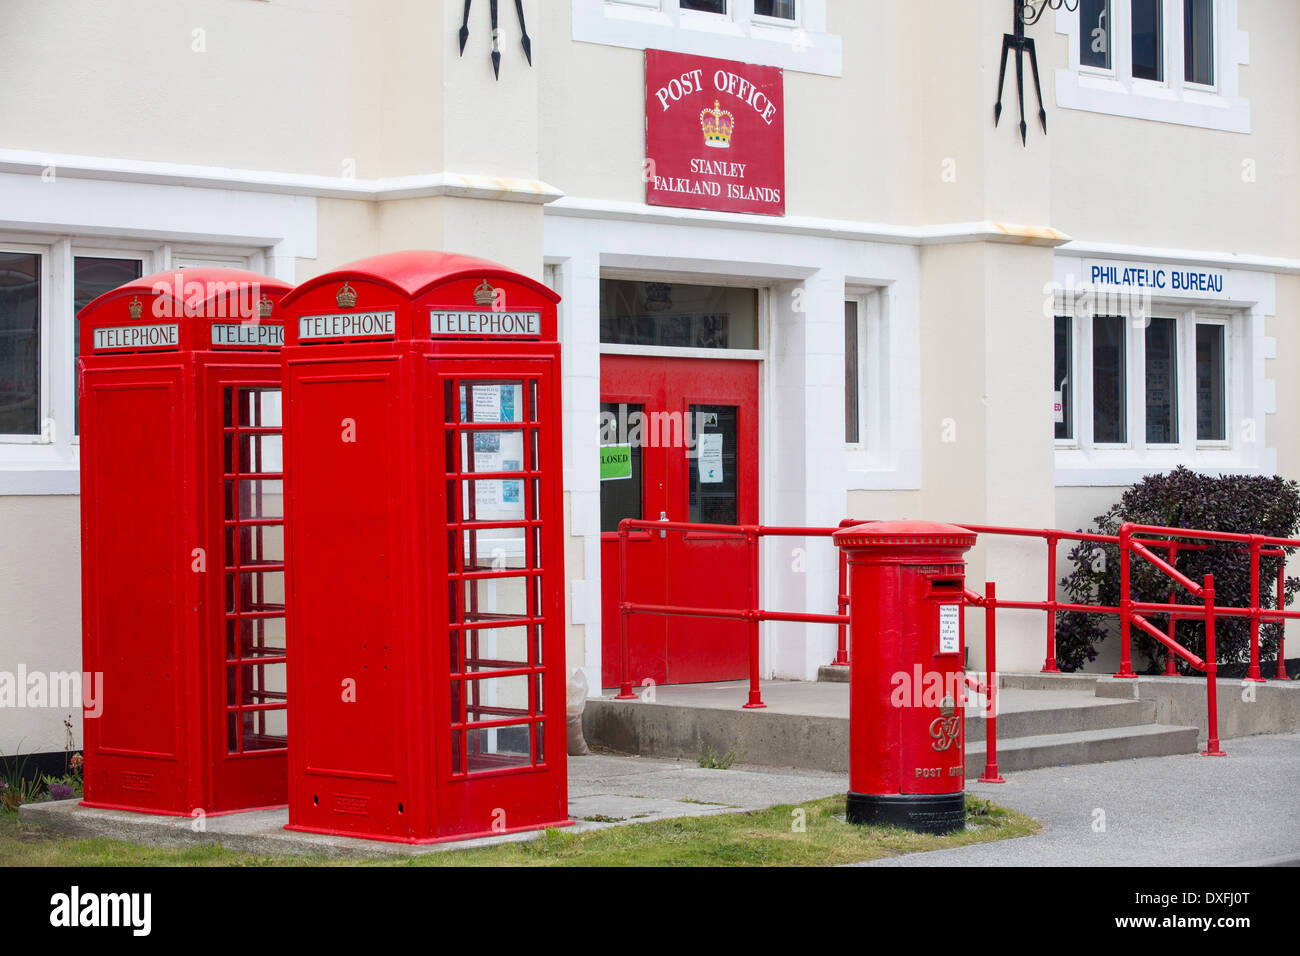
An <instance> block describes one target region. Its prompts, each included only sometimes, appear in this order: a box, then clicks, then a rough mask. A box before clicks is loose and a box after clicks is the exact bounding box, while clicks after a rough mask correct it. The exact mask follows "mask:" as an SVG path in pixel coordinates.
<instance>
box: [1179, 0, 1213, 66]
mask: <svg viewBox="0 0 1300 956" xmlns="http://www.w3.org/2000/svg"><path fill="white" fill-rule="evenodd" d="M1183 79H1184V80H1185V81H1186V82H1188V83H1199V84H1201V85H1202V86H1213V85H1214V0H1183Z"/></svg>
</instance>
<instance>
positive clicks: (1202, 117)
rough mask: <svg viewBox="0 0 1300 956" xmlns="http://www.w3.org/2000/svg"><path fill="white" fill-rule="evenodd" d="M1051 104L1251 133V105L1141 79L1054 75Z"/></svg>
mask: <svg viewBox="0 0 1300 956" xmlns="http://www.w3.org/2000/svg"><path fill="white" fill-rule="evenodd" d="M1056 105H1057V106H1058V107H1060V108H1062V109H1068V110H1084V111H1087V112H1090V113H1105V114H1108V115H1110V116H1123V117H1128V118H1130V119H1142V120H1151V121H1153V122H1158V123H1173V124H1175V125H1178V126H1196V127H1199V128H1201V129H1214V130H1223V131H1226V132H1230V133H1249V132H1250V101H1249V100H1244V99H1241V98H1238V97H1229V96H1223V95H1221V94H1219V93H1212V92H1208V91H1206V90H1199V89H1186V88H1184V89H1182V90H1175V89H1173V88H1171V87H1168V86H1164V85H1162V84H1159V83H1150V82H1147V81H1145V80H1133V81H1130V82H1125V81H1123V80H1120V79H1116V78H1113V77H1109V76H1098V75H1095V74H1090V73H1084V72H1078V73H1076V72H1074V71H1073V70H1057V71H1056Z"/></svg>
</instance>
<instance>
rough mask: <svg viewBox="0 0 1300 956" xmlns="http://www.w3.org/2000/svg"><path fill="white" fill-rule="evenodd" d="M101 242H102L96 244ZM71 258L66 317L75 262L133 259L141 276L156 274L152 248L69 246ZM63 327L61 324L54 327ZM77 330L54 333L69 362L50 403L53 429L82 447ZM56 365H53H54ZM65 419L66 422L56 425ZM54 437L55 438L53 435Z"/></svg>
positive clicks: (72, 326)
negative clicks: (64, 378) (61, 339)
mask: <svg viewBox="0 0 1300 956" xmlns="http://www.w3.org/2000/svg"><path fill="white" fill-rule="evenodd" d="M96 241H97V242H102V241H103V240H96ZM69 245H70V246H71V249H70V255H69V256H68V261H67V270H68V282H67V286H66V288H65V289H64V290H63V292H64V294H65V295H66V296H67V297H68V299H67V301H68V302H69V306H68V314H69V315H71V314H72V304H73V303H75V302H76V279H77V268H76V267H77V260H78V259H135V260H136V261H137V262H139V263H140V275H141V276H147V275H150V274H152V273H154V272H157V271H159V270H158V269H156V268H154V265H155V263H156V262H157V261H158V260H159V258H160V257H159V255H158V250H156V249H151V248H146V247H142V248H135V247H131V248H116V249H115V248H113V247H112V246H111V245H96V246H90V245H86V246H82V245H79V244H76V243H72V242H71V241H70V240H69ZM56 324H58V325H62V323H56ZM75 328H76V322H75V321H73V322H69V323H68V324H67V328H66V329H64V328H60V329H58V330H57V332H58V334H59V335H61V336H65V337H66V338H67V341H66V342H60V343H58V347H59V349H60V354H62V355H66V356H67V358H68V361H67V363H66V366H65V367H64V368H63V370H62V371H63V374H64V375H66V376H67V381H66V382H65V383H60V385H59V388H58V391H57V399H56V401H55V402H54V403H53V410H54V412H55V416H54V418H55V426H56V429H62V428H65V427H66V428H67V429H68V438H69V440H70V441H71V442H72V444H74V445H80V444H81V436H80V435H79V434H77V419H76V414H75V410H76V408H77V402H76V391H77V370H76V365H75V360H74V359H73V356H74V355H75V354H76V350H77V343H76V341H75V340H74V338H73V330H74V329H75ZM57 364H58V363H56V365H57ZM60 409H67V411H66V413H63V414H62V415H61V414H59V410H60ZM64 416H66V424H65V422H62V421H59V419H60V418H63V417H64ZM56 437H57V435H56Z"/></svg>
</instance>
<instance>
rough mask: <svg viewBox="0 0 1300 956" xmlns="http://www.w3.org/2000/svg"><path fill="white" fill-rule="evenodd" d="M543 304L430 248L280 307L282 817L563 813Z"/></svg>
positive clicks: (357, 269)
mask: <svg viewBox="0 0 1300 956" xmlns="http://www.w3.org/2000/svg"><path fill="white" fill-rule="evenodd" d="M557 301H558V297H557V296H556V295H555V294H554V293H553V292H551V291H550V290H549V289H547V288H546V287H545V286H543V285H541V284H540V283H538V282H535V281H533V280H532V279H529V278H527V277H526V276H522V275H519V274H517V273H514V272H511V271H509V270H507V269H505V268H504V267H502V266H500V265H496V264H494V263H491V262H484V261H482V260H479V259H471V258H467V257H464V256H458V255H449V254H445V253H440V252H402V253H393V254H389V255H382V256H376V257H374V258H371V259H366V260H363V261H361V262H356V263H353V264H351V265H349V266H345V267H343V268H341V269H338V270H336V271H334V272H331V273H328V274H326V275H323V276H320V277H318V278H316V279H312V280H311V281H309V282H306V283H303V284H302V285H300V286H299V287H298V288H297V289H295V290H294V292H293V293H292V294H291V295H290V296H289V297H288V298H287V299H286V300H285V301H284V303H283V307H284V314H285V323H286V344H285V350H284V353H283V356H282V357H283V359H284V363H285V383H286V388H287V396H286V402H287V404H288V407H290V408H292V403H294V402H300V403H301V407H299V408H297V409H296V410H295V411H293V412H292V414H291V418H290V423H289V429H288V431H289V456H288V458H289V461H288V469H289V470H288V487H289V502H290V507H289V524H290V528H289V536H290V541H291V546H290V554H291V556H290V569H291V572H292V577H291V581H290V593H291V594H292V602H293V607H294V613H293V615H292V619H291V621H290V632H291V633H290V643H291V646H292V647H293V660H292V664H293V669H292V674H291V677H290V695H291V699H292V700H293V705H292V707H291V708H290V724H291V733H290V737H291V740H292V743H291V745H290V784H289V829H291V830H308V831H312V832H318V833H335V834H350V835H353V836H361V837H367V838H371V839H378V840H395V841H401V842H406V843H427V842H434V841H439V840H452V839H461V838H466V837H471V836H482V835H488V834H492V833H507V832H512V831H516V830H527V829H535V828H539V827H548V826H562V825H565V824H567V823H568V822H569V820H568V801H567V785H566V779H565V733H564V697H565V686H564V685H565V670H564V604H563V592H562V588H563V585H564V567H563V563H562V536H563V533H564V531H563V510H562V505H561V497H560V496H561V482H560V478H561V475H560V468H561V455H560V448H561V446H560V367H559V358H560V349H559V345H558V344H557V343H556V309H555V307H556V302H557Z"/></svg>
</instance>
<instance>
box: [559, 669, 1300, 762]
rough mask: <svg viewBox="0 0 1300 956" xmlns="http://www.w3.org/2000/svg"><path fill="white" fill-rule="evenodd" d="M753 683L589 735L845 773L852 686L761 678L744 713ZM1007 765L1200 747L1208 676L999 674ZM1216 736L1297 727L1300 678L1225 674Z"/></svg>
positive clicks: (724, 686) (598, 722)
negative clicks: (758, 699)
mask: <svg viewBox="0 0 1300 956" xmlns="http://www.w3.org/2000/svg"><path fill="white" fill-rule="evenodd" d="M748 687H749V685H748V682H746V681H728V682H725V683H712V684H679V685H669V686H659V687H655V688H653V698H652V699H651V698H650V697H649V695H647V697H646V699H640V698H639V699H637V700H633V701H620V700H614V699H613V695H612V693H611V692H607V694H606V696H605V697H603V698H601V699H593V700H589V701H588V702H587V707H586V711H585V713H584V714H583V731H584V733H585V734H586V736H587V740H588V741H590V742H592V743H594V744H596V745H598V746H600V747H603V748H605V749H608V750H611V751H615V752H618V753H631V754H640V755H642V756H647V757H673V758H678V759H696V758H698V757H699V755H700V754H701V753H702V752H703V750H704V749H705V748H712V749H713V750H714V751H715V752H717V753H718V754H725V753H728V752H734V753H735V755H736V759H737V760H739V761H743V762H745V763H749V764H757V765H762V766H773V767H798V768H802V769H810V770H821V771H830V772H834V773H847V772H848V753H849V720H848V709H849V705H848V701H849V685H848V684H847V683H844V682H842V681H839V680H824V681H818V682H805V681H764V682H762V684H761V685H760V690H761V694H762V698H763V701H764V702H765V703H766V704H767V707H766V708H764V709H752V710H744V709H742V707H741V705H742V704H743V703H744V702H745V701H746V700H747V699H748ZM999 688H1000V690H999V713H998V720H997V724H998V767H999V769H1000V770H1002V771H1007V770H1012V771H1020V770H1032V769H1035V768H1039V767H1054V766H1068V765H1074V764H1085V763H1099V762H1104V761H1108V760H1130V759H1133V758H1136V757H1158V756H1171V755H1174V754H1190V753H1195V752H1197V751H1198V750H1200V749H1201V748H1203V747H1204V745H1205V741H1206V739H1207V721H1206V696H1205V694H1206V691H1205V680H1204V679H1197V678H1182V677H1174V678H1165V677H1140V678H1137V679H1132V680H1118V679H1115V678H1111V677H1103V676H1100V675H1073V674H1002V675H1000V679H999ZM1217 688H1218V699H1219V737H1220V739H1221V740H1232V739H1237V738H1241V737H1247V736H1251V735H1254V734H1276V733H1288V732H1294V731H1296V730H1300V683H1298V682H1294V681H1286V682H1284V681H1272V682H1269V683H1266V684H1254V683H1247V682H1243V681H1240V680H1230V679H1220V680H1219V681H1218V682H1217ZM987 728H988V722H987V721H986V720H985V719H984V715H983V713H982V712H981V711H980V710H979V708H976V707H971V708H970V709H969V710H968V711H967V718H966V739H967V753H966V772H967V774H968V775H969V776H971V777H975V776H977V775H978V774H979V773H980V772H981V771H982V770H983V769H984V764H985V760H986V756H985V754H986V736H987Z"/></svg>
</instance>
